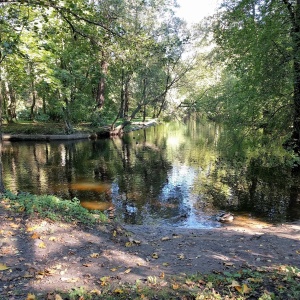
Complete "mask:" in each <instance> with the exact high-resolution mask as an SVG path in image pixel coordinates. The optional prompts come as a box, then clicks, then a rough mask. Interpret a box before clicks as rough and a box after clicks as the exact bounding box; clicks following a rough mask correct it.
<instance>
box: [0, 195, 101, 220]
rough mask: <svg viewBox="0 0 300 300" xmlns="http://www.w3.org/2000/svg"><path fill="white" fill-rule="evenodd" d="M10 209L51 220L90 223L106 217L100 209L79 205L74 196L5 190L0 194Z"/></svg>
mask: <svg viewBox="0 0 300 300" xmlns="http://www.w3.org/2000/svg"><path fill="white" fill-rule="evenodd" d="M2 198H3V199H4V201H7V203H8V205H9V206H10V208H11V209H12V210H15V211H18V212H24V213H25V214H27V215H29V216H33V215H36V216H38V217H41V218H49V219H51V220H53V221H63V222H73V223H74V222H75V223H81V224H84V225H91V224H94V223H96V222H98V221H102V222H104V221H106V220H107V217H106V216H105V214H104V213H102V212H100V211H93V213H91V212H90V211H88V210H87V209H85V208H83V207H82V206H81V205H80V201H79V200H78V199H76V198H74V199H72V200H64V199H61V198H58V197H56V196H53V195H41V196H37V195H32V194H30V193H18V194H14V193H11V192H10V191H7V192H6V193H5V194H3V195H2Z"/></svg>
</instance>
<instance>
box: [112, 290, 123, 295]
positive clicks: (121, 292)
mask: <svg viewBox="0 0 300 300" xmlns="http://www.w3.org/2000/svg"><path fill="white" fill-rule="evenodd" d="M114 293H115V294H123V293H124V292H123V290H121V289H115V290H114Z"/></svg>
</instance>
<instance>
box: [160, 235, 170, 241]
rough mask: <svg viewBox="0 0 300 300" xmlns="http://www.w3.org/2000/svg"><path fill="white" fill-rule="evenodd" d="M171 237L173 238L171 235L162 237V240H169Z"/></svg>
mask: <svg viewBox="0 0 300 300" xmlns="http://www.w3.org/2000/svg"><path fill="white" fill-rule="evenodd" d="M170 239H171V238H170V237H169V236H164V237H162V238H161V240H162V241H163V242H165V241H169V240H170Z"/></svg>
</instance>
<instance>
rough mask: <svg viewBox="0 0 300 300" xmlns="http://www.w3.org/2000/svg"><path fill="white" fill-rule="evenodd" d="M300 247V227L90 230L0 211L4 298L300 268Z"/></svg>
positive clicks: (103, 227) (100, 227) (101, 227)
mask: <svg viewBox="0 0 300 300" xmlns="http://www.w3.org/2000/svg"><path fill="white" fill-rule="evenodd" d="M299 241H300V223H299V222H298V223H297V222H296V223H290V224H283V225H278V226H274V225H271V224H266V223H261V222H255V221H253V224H247V226H244V225H243V223H240V221H239V220H238V219H237V220H235V221H234V222H233V223H232V224H230V225H224V226H223V227H220V228H217V229H185V228H173V227H155V226H121V225H118V224H116V223H114V222H111V223H108V224H104V225H96V226H94V227H83V226H80V225H74V224H65V223H60V222H53V221H51V220H47V219H45V220H41V219H32V218H31V219H27V218H26V217H25V215H24V214H23V213H22V212H20V213H18V214H15V213H12V212H11V211H9V210H7V209H6V208H5V207H4V206H2V207H1V206H0V270H1V271H0V299H26V295H28V293H32V294H35V295H46V294H47V293H49V292H52V291H54V290H60V291H64V290H65V291H66V290H70V289H72V288H78V287H83V286H84V287H85V288H86V289H87V290H93V289H101V286H102V285H103V281H104V280H107V279H108V278H109V280H110V281H115V282H116V283H118V284H119V283H120V282H123V283H125V282H128V283H134V282H136V280H139V281H143V280H147V278H148V277H149V276H152V277H156V278H158V279H159V278H162V277H167V276H174V275H180V274H195V273H197V272H201V273H210V272H212V271H215V272H216V271H217V272H218V271H223V270H229V271H230V270H235V269H239V268H243V267H246V266H255V267H261V266H264V267H267V268H272V267H274V266H278V265H281V264H286V265H289V264H290V265H293V266H296V267H298V268H300V243H299Z"/></svg>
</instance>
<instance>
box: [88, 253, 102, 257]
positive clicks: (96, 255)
mask: <svg viewBox="0 0 300 300" xmlns="http://www.w3.org/2000/svg"><path fill="white" fill-rule="evenodd" d="M90 257H92V258H98V257H100V253H92V254H91V255H90Z"/></svg>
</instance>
